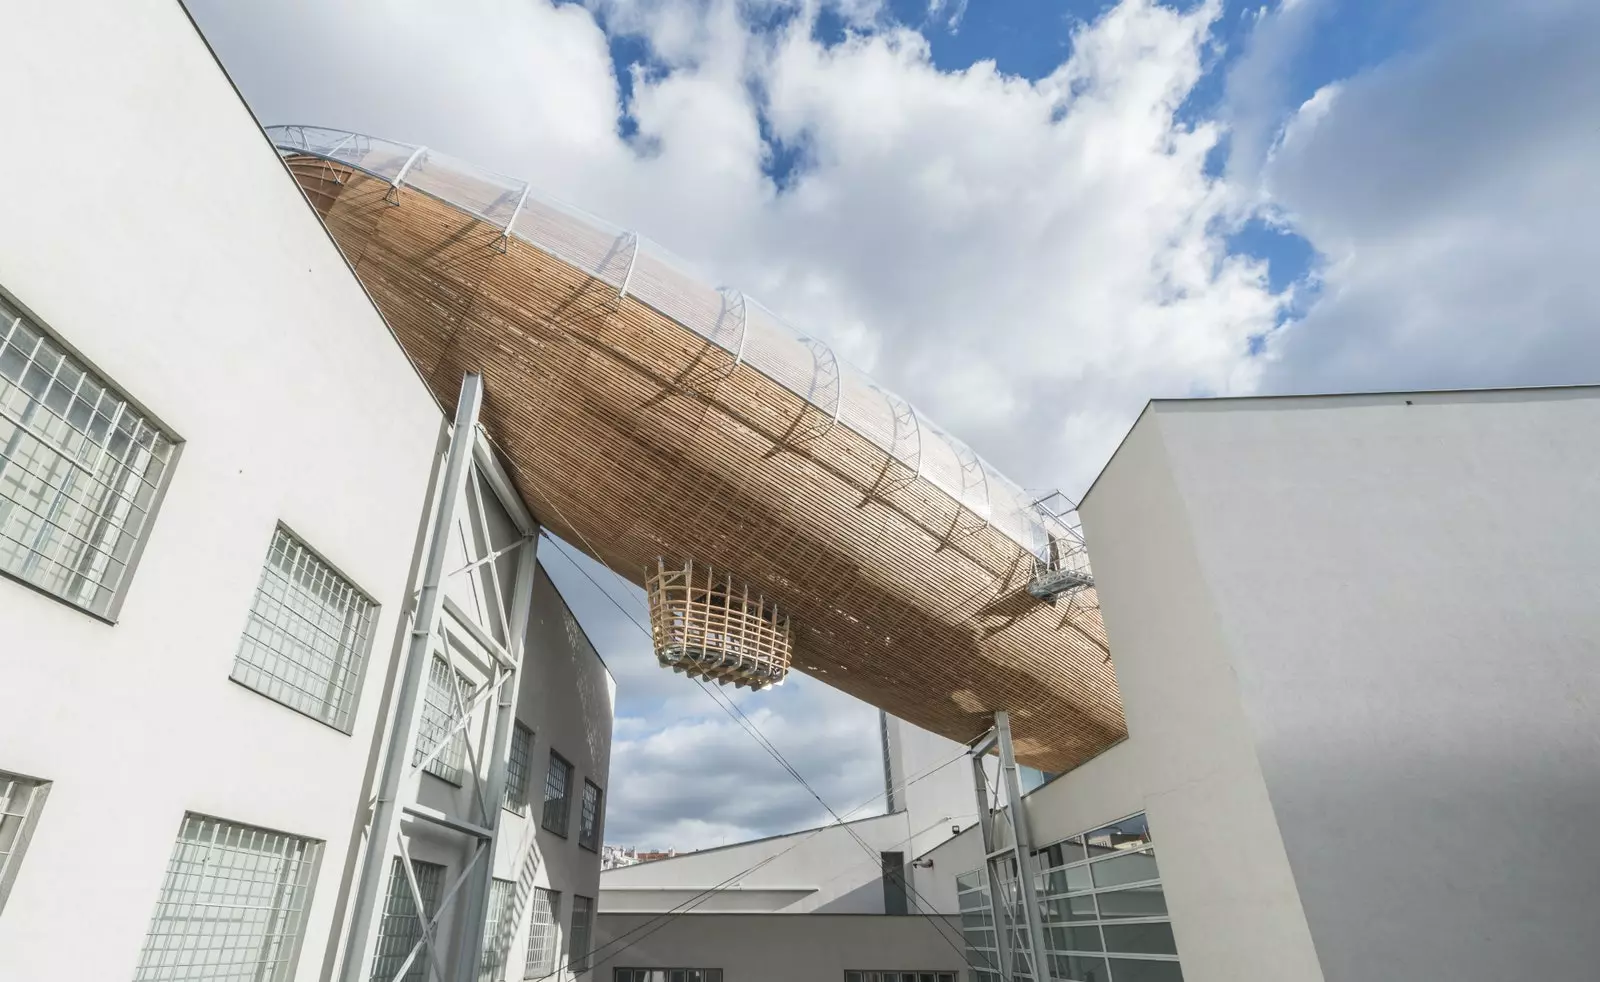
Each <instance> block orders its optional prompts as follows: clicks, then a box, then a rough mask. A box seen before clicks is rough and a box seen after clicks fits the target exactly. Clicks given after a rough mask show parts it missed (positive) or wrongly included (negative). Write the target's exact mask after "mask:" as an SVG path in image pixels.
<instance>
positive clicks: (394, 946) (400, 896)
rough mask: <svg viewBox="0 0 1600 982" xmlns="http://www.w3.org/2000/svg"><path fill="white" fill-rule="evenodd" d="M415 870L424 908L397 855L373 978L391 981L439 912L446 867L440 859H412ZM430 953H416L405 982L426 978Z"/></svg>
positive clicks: (407, 970)
mask: <svg viewBox="0 0 1600 982" xmlns="http://www.w3.org/2000/svg"><path fill="white" fill-rule="evenodd" d="M411 874H412V875H413V876H415V877H416V878H417V892H418V893H420V894H421V895H422V910H421V911H418V910H417V901H416V898H415V897H414V896H412V893H411V884H409V883H407V882H406V870H405V867H404V866H402V865H401V861H400V857H399V856H396V857H395V859H394V866H393V867H392V868H391V870H390V873H389V896H388V899H387V900H385V901H384V904H383V920H382V922H381V923H380V924H379V925H378V950H377V952H376V953H375V955H374V956H373V959H372V982H390V980H391V979H393V978H394V977H395V976H396V975H397V974H399V972H400V966H401V965H404V964H405V961H406V956H407V955H410V954H411V949H412V948H417V942H419V941H421V940H422V926H423V924H424V923H426V922H427V921H430V920H432V919H433V916H434V915H435V914H437V913H438V912H439V889H440V886H441V884H443V882H444V867H443V866H440V865H439V864H437V863H424V862H422V861H420V860H416V859H413V860H412V861H411ZM428 965H429V959H428V953H427V951H426V950H424V949H422V948H417V953H416V957H414V958H412V959H411V964H410V965H409V966H408V967H407V968H406V974H405V976H404V977H403V978H404V982H422V980H423V979H425V978H427V977H428Z"/></svg>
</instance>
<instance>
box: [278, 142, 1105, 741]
mask: <svg viewBox="0 0 1600 982" xmlns="http://www.w3.org/2000/svg"><path fill="white" fill-rule="evenodd" d="M295 129H298V128H289V129H274V130H273V131H272V133H273V136H274V139H275V140H277V141H278V143H279V146H280V148H281V149H282V150H283V152H284V154H285V159H286V162H287V164H288V166H289V168H290V170H291V172H292V173H293V174H294V175H295V177H296V179H297V180H298V181H299V182H300V185H301V187H302V188H304V190H305V192H306V195H307V197H308V198H309V200H310V201H311V203H312V205H313V206H314V207H315V208H316V209H317V211H318V212H319V213H320V214H321V216H322V218H323V221H324V222H325V223H326V225H327V227H328V230H329V231H330V232H331V233H332V235H333V237H334V239H335V240H336V241H337V242H338V244H339V246H340V247H341V248H342V249H343V250H344V253H345V255H346V257H347V258H348V260H349V262H350V264H351V266H352V267H353V268H354V269H355V272H356V274H357V275H358V276H359V277H360V279H361V281H362V283H363V284H364V285H365V286H366V288H367V290H368V291H369V292H370V294H371V295H372V298H373V300H374V301H375V302H376V303H377V305H378V307H379V309H380V310H381V311H382V313H383V315H384V317H385V318H386V319H387V320H388V322H389V324H390V326H391V327H392V329H393V330H394V332H395V334H396V336H397V337H398V339H399V340H400V342H401V344H402V345H403V346H404V347H405V350H406V351H407V352H408V354H409V355H410V357H411V359H412V360H413V362H414V363H415V364H416V366H417V369H418V371H419V372H420V373H421V375H422V376H423V378H424V379H426V380H427V382H428V384H429V385H430V386H431V387H432V389H433V392H434V393H435V395H436V396H437V398H438V399H439V401H440V402H441V403H442V404H444V406H445V409H446V411H450V410H451V409H453V405H454V401H455V398H456V394H457V391H458V388H459V386H460V382H461V376H462V374H463V373H464V372H468V371H472V372H480V373H482V375H483V377H484V384H485V397H484V406H483V411H482V420H483V425H484V427H485V429H486V430H487V431H488V433H489V435H490V437H491V439H492V440H493V441H494V442H495V444H496V446H497V447H498V448H499V450H500V452H501V453H502V454H503V455H504V457H505V458H506V460H507V463H508V465H509V467H510V469H511V471H512V473H513V475H514V477H515V479H516V481H517V483H518V485H519V488H520V490H521V492H522V494H523V495H524V497H525V499H526V500H527V502H528V504H529V506H530V507H531V508H532V509H533V511H534V513H535V515H536V516H537V517H538V519H539V521H540V522H541V523H543V524H544V525H545V526H546V527H547V528H549V529H550V530H551V531H552V532H554V533H555V534H557V535H559V536H561V537H562V538H563V539H565V540H567V541H568V542H571V543H573V544H574V545H576V546H579V547H581V548H583V549H584V550H585V551H587V552H589V553H590V554H591V555H593V556H594V558H596V559H597V560H599V561H600V562H602V563H604V564H605V565H607V566H609V567H611V568H612V569H614V570H617V571H618V572H620V573H621V574H622V575H624V576H626V577H628V578H629V579H630V580H632V581H633V582H634V583H636V584H639V585H640V586H648V588H649V593H650V596H651V601H652V625H653V629H654V632H655V634H656V644H657V650H658V653H659V652H666V653H669V654H672V655H673V657H674V659H675V661H674V662H673V664H672V667H675V668H680V669H682V670H683V671H685V672H687V673H689V674H691V675H701V676H706V677H710V678H716V679H725V680H729V681H734V682H742V683H744V684H757V685H764V684H766V683H767V681H777V678H781V674H782V672H783V671H784V670H785V666H786V665H788V664H789V663H791V662H792V665H793V667H794V668H796V669H798V670H799V671H802V672H805V673H806V674H808V675H810V676H812V677H814V678H817V679H820V680H822V681H824V682H826V683H828V684H829V685H832V686H835V687H837V688H839V689H842V690H843V691H845V692H847V693H849V694H851V695H853V696H856V697H858V698H860V699H862V700H865V701H866V702H869V703H871V704H873V705H875V706H879V707H882V708H883V709H885V710H887V711H889V712H890V713H893V714H894V715H896V716H899V717H901V718H903V719H906V720H908V721H910V722H912V723H915V724H916V725H918V726H922V727H925V728H927V729H929V730H932V731H934V732H936V733H940V734H943V735H944V736H946V737H949V738H951V739H954V740H959V741H966V740H970V739H973V738H975V737H977V736H979V735H980V734H981V733H982V732H983V731H984V730H985V729H987V728H988V727H989V726H990V725H991V722H992V719H991V714H992V712H993V711H994V710H997V709H1006V710H1009V711H1010V712H1011V721H1012V730H1013V735H1014V740H1015V745H1016V749H1017V756H1018V757H1019V758H1020V759H1021V760H1022V761H1023V762H1024V763H1027V764H1030V765H1032V766H1034V767H1038V768H1040V769H1042V770H1045V771H1049V772H1061V771H1065V770H1068V769H1070V768H1072V767H1074V766H1076V765H1077V764H1079V763H1082V762H1083V761H1084V760H1086V759H1088V758H1089V757H1092V756H1094V755H1095V754H1097V753H1099V752H1100V751H1102V750H1104V749H1105V748H1106V747H1108V746H1109V745H1111V744H1112V743H1115V742H1116V741H1118V740H1120V739H1121V738H1122V737H1123V736H1124V735H1125V733H1126V730H1125V727H1124V723H1123V717H1122V707H1121V702H1120V700H1119V698H1118V695H1117V687H1116V682H1115V678H1114V675H1113V671H1112V666H1111V661H1110V656H1109V650H1108V648H1107V644H1106V638H1105V633H1104V629H1103V627H1102V624H1101V621H1100V615H1099V608H1098V604H1097V603H1096V602H1095V599H1094V595H1093V590H1092V589H1089V590H1086V591H1083V592H1081V593H1079V594H1077V595H1075V596H1073V597H1071V598H1070V599H1069V600H1066V601H1064V602H1062V603H1060V604H1058V605H1056V606H1051V605H1050V604H1046V603H1042V602H1040V601H1039V600H1037V599H1035V598H1034V597H1032V596H1030V595H1029V593H1028V592H1027V589H1026V588H1027V585H1028V581H1029V578H1030V577H1031V576H1032V575H1033V573H1034V570H1035V568H1036V565H1037V563H1038V558H1037V557H1038V556H1039V552H1040V550H1038V549H1036V548H1035V549H1030V548H1028V547H1025V545H1023V544H1019V541H1018V540H1019V538H1023V537H1022V536H1019V535H1018V534H1017V533H1016V532H1014V531H1013V532H1005V531H1002V529H1001V528H1000V527H997V525H998V522H999V520H998V519H991V517H990V516H986V515H984V514H983V509H982V508H981V507H979V506H975V505H974V504H973V502H974V501H983V500H987V501H990V502H993V501H995V500H997V498H998V497H999V495H1000V492H999V491H998V490H997V489H996V488H997V483H998V482H997V475H994V474H993V473H992V471H985V470H983V469H982V468H983V467H984V466H986V465H981V463H980V465H976V466H973V467H966V466H964V465H963V466H962V468H961V469H959V470H955V469H947V470H946V471H945V472H940V471H938V470H937V468H938V467H939V466H940V462H939V461H938V460H935V459H932V458H931V457H930V453H931V452H932V451H931V450H929V449H926V448H929V447H944V446H946V445H947V444H948V445H953V446H958V447H959V444H957V443H956V442H955V441H954V440H953V438H949V439H948V441H947V444H943V443H942V444H937V445H936V444H934V443H932V442H931V441H930V437H929V434H930V432H931V433H933V434H934V435H938V433H937V431H930V430H929V429H928V427H929V426H930V424H927V423H926V422H925V421H924V422H923V423H922V424H921V425H922V427H923V430H922V438H923V439H922V447H923V448H924V449H922V450H921V451H919V452H918V454H917V455H916V456H915V457H912V455H911V454H909V453H903V452H898V451H895V450H890V451H886V450H885V449H884V447H886V446H887V447H891V448H897V447H900V446H902V445H905V446H912V445H913V444H912V443H911V440H912V439H913V438H914V437H915V436H916V434H915V433H914V432H912V431H910V430H909V429H906V430H905V431H902V425H901V423H902V420H903V419H905V420H909V424H914V423H916V419H915V417H914V416H912V415H910V410H909V409H907V410H906V411H905V412H904V413H898V414H896V415H895V416H894V418H893V421H892V422H886V423H885V424H884V432H883V435H882V436H881V438H877V439H868V438H867V437H866V436H864V435H863V432H864V431H865V430H867V429H868V427H866V426H865V425H863V424H856V425H854V426H852V425H843V424H841V422H840V421H841V419H844V420H845V422H846V423H848V422H849V421H850V419H851V416H850V413H852V412H855V411H856V410H855V406H854V404H852V403H850V402H849V401H848V398H853V396H849V397H848V398H847V395H845V394H841V385H842V382H841V376H842V375H843V373H844V372H845V371H846V369H844V368H842V367H840V366H838V365H837V364H836V363H831V356H828V357H824V355H823V354H821V353H817V354H816V357H815V360H814V363H812V362H808V365H810V368H809V370H808V377H807V378H803V379H800V380H799V381H794V380H790V379H784V380H782V381H780V380H779V379H778V378H777V377H775V376H778V375H781V374H782V372H779V371H777V370H763V369H761V368H758V367H757V365H756V364H752V361H753V359H752V358H751V357H750V352H749V351H748V349H747V347H746V346H747V345H751V344H755V343H757V342H758V341H760V338H759V337H758V336H757V335H756V333H755V331H756V328H757V327H758V322H757V321H756V320H755V319H753V318H752V317H751V316H750V315H749V314H748V312H742V311H741V310H740V309H739V307H734V306H731V304H732V303H734V302H736V303H737V304H739V305H740V306H742V305H743V304H745V300H744V298H743V297H742V296H739V297H737V299H736V301H725V302H724V304H723V307H722V308H721V309H720V310H719V309H714V308H715V303H714V300H715V298H716V297H717V296H718V294H716V293H714V292H713V291H710V290H709V288H705V287H699V286H698V285H697V286H696V287H695V288H696V289H699V290H701V291H702V293H695V294H689V293H688V292H687V291H688V290H689V287H688V286H685V287H684V288H683V289H684V291H685V295H692V296H701V295H702V294H703V295H705V296H707V297H710V298H712V299H711V300H708V301H706V303H705V304H704V306H706V307H707V309H708V311H709V312H708V313H707V315H706V323H707V324H710V325H712V326H710V327H701V328H698V329H697V330H691V329H689V328H687V327H685V326H684V323H685V322H686V321H688V320H691V319H692V318H690V317H689V316H688V315H687V314H685V315H682V316H679V317H672V316H667V315H665V314H663V313H662V312H661V310H660V309H659V307H660V306H665V304H664V303H657V304H653V303H652V302H646V299H648V296H647V298H646V299H641V298H640V294H647V295H648V293H649V289H654V290H657V291H660V290H662V289H664V288H663V287H661V285H660V284H661V283H662V282H664V281H666V280H667V279H668V274H666V273H663V272H660V270H659V269H654V268H653V269H654V271H651V270H644V269H643V265H642V264H641V269H640V270H638V271H636V270H635V269H634V261H637V260H638V254H639V241H638V239H637V238H635V239H634V240H633V255H634V260H633V261H629V260H627V255H628V250H627V248H626V247H627V242H626V238H625V237H626V234H627V233H623V237H622V238H619V239H618V241H617V243H616V244H615V245H614V247H613V248H612V249H611V250H610V251H606V250H604V249H597V250H594V251H595V252H596V255H595V256H594V258H593V259H592V260H588V259H584V258H582V255H581V254H580V250H579V246H573V247H572V248H571V249H569V250H568V252H567V253H566V254H563V253H562V250H561V248H555V247H551V248H544V247H542V246H538V245H534V244H530V242H529V241H525V238H527V237H529V236H526V235H525V234H524V229H525V228H535V229H536V231H538V234H539V235H543V236H548V237H550V238H551V241H554V242H558V243H559V242H565V241H568V239H564V238H561V237H562V236H568V237H569V238H571V237H574V236H577V235H578V234H579V233H580V232H585V229H577V230H576V231H574V230H572V229H568V228H567V227H566V226H565V225H563V224H562V223H563V222H568V221H571V222H580V221H581V218H573V217H571V216H570V215H566V214H564V213H558V212H557V211H554V210H551V209H550V208H544V210H543V211H537V212H536V211H535V208H534V205H532V204H530V203H529V193H528V191H527V189H526V186H525V185H522V184H521V182H514V181H507V180H506V179H503V178H496V177H492V176H485V174H486V172H481V171H476V170H472V169H468V168H466V165H461V166H460V167H459V168H452V166H450V164H449V162H448V158H439V159H432V158H430V157H427V156H425V155H424V153H423V152H422V151H421V150H418V149H416V148H410V147H406V146H404V145H398V144H385V143H383V142H382V141H370V142H368V138H364V137H357V136H355V135H353V134H341V133H338V132H335V131H326V130H322V131H314V133H315V136H311V135H307V134H310V133H312V132H313V131H309V130H307V131H304V132H301V133H299V134H296V133H294V132H292V130H295ZM337 138H343V140H344V143H343V144H340V143H338V142H337ZM384 154H387V155H386V156H385V155H384ZM495 181H498V182H500V183H499V184H495V183H493V182H495ZM496 188H499V191H498V193H497V192H496ZM519 192H520V196H519ZM541 207H542V206H541ZM572 214H577V213H572ZM530 216H531V217H530ZM535 223H537V224H536V225H535ZM574 228H576V226H574ZM585 234H587V233H586V232H585ZM533 238H534V240H535V241H538V238H537V236H533ZM571 240H572V241H579V240H578V239H576V238H572V239H571ZM582 241H587V240H582ZM580 245H581V241H580ZM557 255H564V256H565V258H556V256H557ZM573 256H579V258H578V259H576V260H574V259H572V257H573ZM625 264H626V266H627V269H626V270H625V271H624V269H623V268H622V267H623V266H624V265H625ZM582 266H587V267H588V268H580V267H582ZM645 275H648V276H651V277H653V278H654V279H653V280H651V281H650V283H648V284H646V283H644V282H643V281H642V280H640V279H639V277H641V276H645ZM618 284H621V286H620V287H619V285H618ZM646 287H648V289H646ZM729 310H732V312H733V313H732V314H731V315H730V314H729ZM735 317H737V318H738V319H739V320H740V322H741V323H744V324H745V325H746V326H745V328H744V330H742V331H741V332H739V337H738V339H737V342H735V340H734V334H733V333H732V332H730V333H729V334H728V336H727V337H726V338H724V337H722V336H721V335H720V334H718V332H719V331H721V330H722V329H723V328H722V327H721V326H719V325H722V324H723V323H724V322H731V319H732V318H735ZM746 333H748V334H749V338H748V339H747V338H746V337H745V334H746ZM774 343H776V342H774ZM787 343H789V344H791V345H792V344H795V343H797V342H796V341H795V340H794V339H793V338H792V337H790V338H789V339H788V341H787ZM812 350H813V351H815V349H812ZM808 357H809V356H808ZM843 381H844V382H849V381H851V380H850V379H849V378H848V377H846V378H844V379H843ZM830 387H831V388H830ZM848 391H849V392H868V391H870V392H873V393H877V394H879V395H882V396H883V398H885V399H887V400H888V401H889V405H890V406H891V407H893V406H894V405H895V402H894V397H892V396H889V395H888V394H886V393H881V390H878V389H877V388H876V386H870V384H869V385H868V386H866V387H861V386H858V387H856V388H854V389H850V390H848ZM830 408H831V410H832V412H831V414H830V412H829V409H830ZM888 418H889V417H888V414H886V415H885V419H888ZM909 424H908V426H909ZM941 452H945V453H948V452H949V451H947V450H945V451H941ZM973 459H974V460H976V458H973ZM908 460H914V461H915V467H912V466H910V465H908V463H907V461H908ZM964 460H965V458H964V457H963V458H962V461H964ZM952 466H954V465H952ZM939 473H948V474H952V475H955V476H952V477H949V478H948V479H945V480H944V486H943V487H942V488H941V487H939V486H935V484H934V483H932V482H931V481H930V480H929V479H928V477H927V475H929V474H934V475H937V474H939ZM967 475H976V476H975V477H974V478H972V482H971V484H970V485H969V483H968V482H967ZM978 479H985V480H987V484H988V487H987V489H985V488H983V487H977V486H976V481H977V480H978ZM969 487H970V488H972V489H973V490H971V491H970V493H969ZM981 494H987V496H988V497H987V498H986V499H985V498H980V497H978V495H981ZM990 511H991V512H992V513H993V514H994V515H999V514H1001V512H1000V509H999V508H998V507H996V506H993V505H991V506H990ZM712 571H715V572H714V573H713V572H712ZM708 577H709V578H708ZM717 577H722V578H723V579H722V581H721V582H722V583H723V584H725V585H731V589H730V588H724V587H719V586H718V585H717V583H716V578H717ZM730 577H731V579H729V578H730ZM747 589H748V591H749V599H747V597H746V593H745V591H746V590H747ZM733 593H737V595H738V596H737V599H736V600H735V599H733V597H732V594H733ZM778 612H781V617H780V616H779V613H778ZM718 632H721V636H720V637H717V635H718ZM708 639H709V640H708ZM662 657H663V660H664V661H665V660H666V656H665V655H662ZM762 673H773V674H775V675H776V676H777V678H770V679H768V678H767V677H766V676H765V675H763V674H762Z"/></svg>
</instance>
